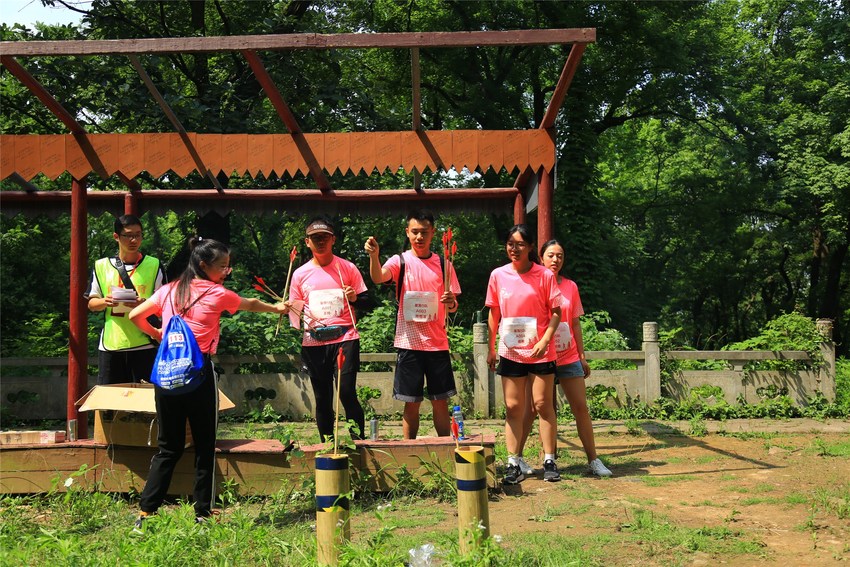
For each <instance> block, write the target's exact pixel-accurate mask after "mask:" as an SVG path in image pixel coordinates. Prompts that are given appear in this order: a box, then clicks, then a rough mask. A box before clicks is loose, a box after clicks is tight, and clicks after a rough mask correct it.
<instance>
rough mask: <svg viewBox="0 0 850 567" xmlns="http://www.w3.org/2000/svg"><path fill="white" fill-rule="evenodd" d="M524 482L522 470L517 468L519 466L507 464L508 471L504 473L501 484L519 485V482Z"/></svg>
mask: <svg viewBox="0 0 850 567" xmlns="http://www.w3.org/2000/svg"><path fill="white" fill-rule="evenodd" d="M524 480H525V475H524V474H522V470H521V469H520V468H519V465H512V464H510V463H509V464H508V470H506V471H505V478H503V479H502V482H504V483H505V484H519V483H520V482H522V481H524Z"/></svg>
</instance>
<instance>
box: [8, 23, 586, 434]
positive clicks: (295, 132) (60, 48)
mask: <svg viewBox="0 0 850 567" xmlns="http://www.w3.org/2000/svg"><path fill="white" fill-rule="evenodd" d="M595 40H596V30H595V29H593V28H580V29H543V30H512V31H477V32H420V33H376V34H336V35H322V34H289V35H262V36H227V37H191V38H156V39H127V40H85V41H28V42H7V41H4V42H0V63H2V65H3V66H4V67H5V68H6V69H7V70H8V71H9V72H10V73H11V74H12V75H14V76H15V77H16V78H17V79H18V80H19V81H20V82H21V83H22V84H24V85H25V86H26V87H27V88H28V89H29V90H30V91H31V92H32V94H34V95H35V96H36V97H37V98H38V99H39V100H40V101H41V103H42V104H43V105H44V106H45V107H46V108H48V109H49V110H50V111H51V112H52V113H53V114H54V115H55V116H56V117H57V118H58V119H59V120H60V121H61V122H62V123H63V124H64V125H65V126H66V127H67V128H68V130H69V131H70V135H71V136H73V141H74V142H75V146H74V147H75V148H76V147H78V148H79V151H81V152H82V154H83V155H84V156H85V159H86V160H87V162H88V165H89V166H90V168H91V171H93V172H95V173H97V174H98V175H100V176H101V177H102V178H107V177H110V172H109V171H108V170H107V166H106V165H105V163H104V159H103V156H101V155H99V153H98V151H97V149H96V148H95V146H94V144H93V143H92V139H93V137H92V136H91V135H90V134H88V133H87V132H86V130H85V128H84V127H83V126H82V125H81V124H80V123H79V122H78V121H77V120H76V118H75V117H74V115H73V114H72V113H71V112H69V111H68V110H67V109H66V108H65V107H64V106H63V105H62V104H61V103H60V102H58V101H57V100H56V99H55V98H54V97H53V96H52V95H51V94H50V93H49V92H48V91H47V89H45V87H44V86H43V85H42V84H41V83H39V81H38V80H37V79H36V78H35V77H33V76H32V75H31V74H30V73H29V72H28V71H27V70H26V68H25V67H24V66H22V65H21V64H20V63H19V62H18V58H24V57H39V56H49V57H63V56H67V57H70V56H75V57H79V56H95V55H124V56H126V57H128V58H129V60H130V63H131V64H132V66H133V67H134V68H135V69H136V71H137V73H138V74H139V76H140V78H141V80H142V81H143V82H144V84H145V86H146V87H147V89H148V90H149V92H150V94H151V96H152V98H154V100H155V101H156V102H157V104H158V105H159V106H160V107H161V109H162V111H163V112H164V113H165V115H166V116H167V117H168V119H169V120H170V122H171V124H172V125H173V126H174V131H175V132H176V133H177V134H178V135H179V136H180V140H181V141H182V144H183V146H184V148H185V151H187V152H188V154H189V155H190V156H191V159H192V162H193V165H194V169H195V170H196V171H197V172H198V173H200V174H201V175H203V176H205V177H206V178H207V179H208V180H209V182H210V184H211V186H212V187H211V188H209V189H185V190H171V191H168V190H146V189H142V187H141V186H140V184H139V183H138V182H137V181H136V180H135V179H134V178H132V177H131V176H128V175H126V174H125V173H124V172H122V171H120V170H119V171H115V175H116V176H117V177H118V178H119V179H120V180H121V182H122V183H123V184H124V185H125V186H126V187H127V191H126V192H121V191H97V192H88V191H87V190H86V183H85V175H83V176H82V179H77V178H73V180H72V184H71V191H70V192H67V191H39V190H38V188H37V187H35V186H33V185H32V184H31V183H30V180H29V179H26V178H24V177H23V176H22V175H20V173H19V172H18V171H16V170H14V168H12V169H11V170H10V169H9V168H8V167H6V168H5V170H2V169H0V171H2V175H0V178H8V179H11V180H13V181H16V182H17V183H18V184H19V185H20V186H21V187H22V188H23V189H24V190H23V191H2V192H0V204H6V205H7V206H8V205H10V204H11V205H14V206H18V207H26V208H28V209H29V210H36V211H37V210H38V208H39V207H42V206H50V205H55V204H58V203H61V204H63V205H67V204H68V203H69V204H70V210H71V231H72V234H71V289H70V340H69V352H68V403H67V410H68V419H69V421H70V420H72V419H73V420H76V419H77V418H78V412H77V408H76V406H75V404H74V402H75V401H76V400H77V399H79V398H80V397H81V396H82V394H83V393H84V389H85V387H86V381H87V372H86V365H87V333H86V322H87V311H86V305H85V301H84V299H83V294H84V291H85V290H84V289H83V286H84V283H83V282H84V281H85V280H86V276H85V274H86V272H87V258H88V255H87V253H86V249H87V239H86V234H87V213H88V210H89V201H92V202H93V203H98V202H101V201H103V200H108V201H113V200H116V199H121V200H123V207H124V211H125V212H126V213H135V214H138V212H139V208H140V205H143V204H154V203H159V204H164V205H168V204H171V205H178V203H181V204H182V203H183V202H185V201H192V200H198V199H204V200H209V201H212V202H218V203H224V204H225V206H227V203H237V202H245V201H254V200H256V201H261V202H287V203H296V202H297V203H301V204H305V203H307V204H310V203H314V204H316V205H319V206H322V207H326V206H327V205H328V204H331V203H332V204H334V205H335V206H336V205H338V204H339V203H349V204H351V203H361V202H374V201H380V202H391V203H408V204H409V203H410V202H415V201H419V202H422V203H429V204H432V203H434V202H437V203H441V204H443V205H447V204H452V203H468V202H469V201H470V200H478V201H479V202H480V203H482V204H483V203H489V205H490V206H491V207H492V204H493V203H494V202H495V203H506V204H508V206H511V205H512V208H513V216H514V220H515V222H517V223H520V222H525V217H526V199H527V197H528V195H527V192H528V187H529V185H531V184H532V181H533V178H534V177H536V181H537V184H538V241H539V242H543V241H545V240H548V239H549V238H551V237H552V234H553V227H552V220H553V219H552V199H553V191H554V167H550V168H549V169H548V170H547V169H545V168H543V167H539V168H532V167H528V166H525V167H523V166H520V168H519V169H520V173H519V175H518V177H517V179H516V181H515V183H514V185H513V187H505V188H482V189H451V190H446V189H439V190H437V189H432V190H428V189H423V188H422V187H421V186H420V173H421V171H417V170H414V179H415V182H414V187H413V188H410V189H397V190H386V189H384V190H356V191H355V190H334V188H333V187H332V186H331V183H330V180H329V179H328V176H327V175H326V172H325V170H323V168H322V163H320V160H319V159H318V158H317V156H316V152H315V149H316V148H314V147H312V146H311V144H310V142H309V141H308V138H307V136H305V133H304V132H303V131H302V128H301V126H300V125H299V122H298V120H297V118H296V116H295V115H294V114H293V113H292V111H291V109H290V108H289V105H288V104H287V103H286V101H285V100H284V98H283V96H282V95H281V93H280V91H279V90H278V88H277V86H276V85H275V84H274V81H273V80H272V77H271V76H270V75H269V73H268V71H267V70H266V68H265V66H264V65H263V62H262V60H261V59H260V57H259V55H258V51H277V50H310V49H409V50H410V51H411V62H412V67H411V77H412V91H413V93H412V94H413V97H412V98H413V123H412V131H413V132H416V133H417V136H418V138H419V139H420V140H421V141H422V144H423V146H424V148H425V150H426V151H427V152H428V156H429V161H430V162H433V163H434V164H436V166H437V167H445V165H446V163H445V161H446V160H445V156H442V155H440V154H439V153H438V152H436V151H435V150H434V147H433V145H432V144H431V143H430V141H429V139H428V134H427V132H424V131H423V128H422V124H421V118H420V116H421V109H420V101H421V96H420V85H419V50H420V49H424V48H428V49H431V48H448V47H482V46H490V47H499V46H516V45H525V46H534V45H569V46H571V47H570V51H569V54H568V56H567V59H566V62H565V64H564V67H563V70H562V72H561V75H560V77H559V80H558V83H557V85H556V86H555V89H554V92H553V94H552V97H551V98H550V101H549V105H548V107H547V108H546V111H545V114H544V116H543V119H542V121H541V123H540V125H539V130H540V131H541V132H545V133H546V135H547V136H548V137H549V138H550V139H551V141H552V149H553V152H554V140H555V131H554V125H555V118H556V116H557V114H558V112H559V110H560V108H561V106H562V104H563V101H564V98H565V97H566V94H567V91H568V89H569V87H570V84H571V82H572V80H573V77H574V76H575V73H576V70H577V69H578V66H579V64H580V62H581V59H582V56H583V54H584V51H585V48H586V46H587V44H589V43H593V42H594V41H595ZM202 52H236V53H240V54H241V55H242V56H243V57H244V58H245V60H246V61H247V62H248V64H249V65H250V67H251V69H252V71H253V73H254V75H255V77H256V78H257V81H258V82H259V83H260V85H261V86H262V88H263V90H264V92H265V94H266V96H267V97H268V99H269V101H270V102H271V104H272V105H273V107H274V108H275V110H276V112H277V114H278V116H279V117H280V119H281V121H282V122H283V124H284V125H285V126H286V128H287V130H288V132H289V133H288V136H291V139H292V142H294V144H295V146H296V147H297V150H298V153H299V154H300V158H301V159H302V160H303V163H304V164H305V166H306V169H307V170H308V171H307V175H308V176H309V177H310V178H311V179H312V180H313V182H314V183H315V184H316V188H315V189H280V190H231V189H224V188H222V187H221V185H220V184H219V182H218V180H217V178H216V175H215V174H214V173H213V171H212V170H211V169H210V168H209V167H208V165H207V163H205V160H204V156H202V155H201V152H199V151H198V148H197V146H196V143H195V142H194V141H193V139H196V138H193V135H191V134H189V133H188V132H186V130H185V129H184V128H183V126H182V124H181V123H180V120H179V118H178V117H177V116H176V114H175V113H174V112H173V110H172V109H171V108H170V107H169V106H168V104H167V103H166V102H165V99H164V98H163V97H162V95H161V94H160V93H159V90H158V89H157V87H156V85H154V83H153V81H152V80H151V78H150V77H149V76H148V75H147V73H146V72H145V70H144V68H143V66H142V64H141V62H140V61H139V59H138V56H139V55H142V54H145V55H150V54H172V53H181V54H187V53H202ZM484 134H485V135H486V132H484ZM0 138H2V139H0V157H3V155H4V154H3V151H5V155H6V156H8V155H9V152H10V151H12V147H13V144H14V143H15V140H14V139H13V138H18V137H14V136H2V137H0ZM4 161H5V160H4ZM472 165H473V166H474V167H470V169H475V168H477V167H478V165H480V164H472ZM486 165H487V164H484V165H483V166H482V170H483V169H486ZM328 173H331V172H330V171H329V172H328ZM326 210H327V208H326ZM78 434H79V436H80V437H81V438H84V437H86V436H87V425H86V422H85V421H82V422H79V430H78Z"/></svg>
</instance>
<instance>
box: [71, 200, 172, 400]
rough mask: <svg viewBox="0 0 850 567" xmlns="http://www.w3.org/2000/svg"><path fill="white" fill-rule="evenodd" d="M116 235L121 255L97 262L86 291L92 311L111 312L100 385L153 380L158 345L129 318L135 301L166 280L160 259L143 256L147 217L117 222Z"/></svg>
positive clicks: (102, 350) (126, 217) (100, 351)
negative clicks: (144, 227)
mask: <svg viewBox="0 0 850 567" xmlns="http://www.w3.org/2000/svg"><path fill="white" fill-rule="evenodd" d="M114 228H115V232H114V233H113V234H112V238H113V239H114V240H115V242H117V243H118V255H117V256H113V257H111V258H101V259H100V260H98V261H97V262H95V265H94V270H92V275H91V284H90V285H89V290H88V293H87V295H86V297H87V299H88V302H89V303H88V307H89V311H103V310H106V313H105V320H104V325H103V331H102V332H101V334H100V345H99V347H98V365H99V366H98V383H99V384H120V383H123V382H140V381H141V380H149V379H150V375H151V368H152V367H153V362H154V358H155V357H156V350H157V345H155V344H153V343H152V342H151V340H150V339H149V337H148V336H147V335H145V334H144V333H142V332H141V331H140V330H139V328H138V327H136V326H135V325H134V324H133V323H131V322H130V320H129V319H128V318H127V314H128V313H129V312H130V311H131V310H132V309H133V307H135V306H136V305H139V304H141V303H142V302H143V301H144V300H145V299H147V298H149V297H150V296H151V295H153V292H154V291H155V290H156V289H158V288H159V287H160V286H162V284H163V283H164V281H165V275H164V272H163V270H162V265H161V263H160V261H159V260H157V259H156V258H154V257H152V256H146V255H144V254H142V252H141V250H140V248H141V245H142V237H143V232H142V221H141V220H139V218H138V217H136V216H134V215H123V216H121V217H118V218H117V219H116V220H115V227H114Z"/></svg>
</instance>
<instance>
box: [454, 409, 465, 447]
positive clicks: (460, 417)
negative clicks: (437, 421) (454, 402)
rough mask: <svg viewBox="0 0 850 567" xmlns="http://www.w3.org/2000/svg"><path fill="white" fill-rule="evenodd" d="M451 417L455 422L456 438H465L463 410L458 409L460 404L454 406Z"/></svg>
mask: <svg viewBox="0 0 850 567" xmlns="http://www.w3.org/2000/svg"><path fill="white" fill-rule="evenodd" d="M452 417H453V418H454V420H455V423H457V438H458V439H466V435H464V433H463V412H462V411H460V406H455V407H454V410H452Z"/></svg>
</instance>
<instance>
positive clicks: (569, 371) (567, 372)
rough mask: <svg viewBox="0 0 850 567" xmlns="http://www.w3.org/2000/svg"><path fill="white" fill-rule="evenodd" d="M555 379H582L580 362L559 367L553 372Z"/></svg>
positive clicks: (582, 369) (582, 370)
mask: <svg viewBox="0 0 850 567" xmlns="http://www.w3.org/2000/svg"><path fill="white" fill-rule="evenodd" d="M555 378H556V379H558V380H560V379H561V378H584V368H582V366H581V360H576V361H575V362H570V363H569V364H564V365H563V366H559V367H558V368H557V369H556V370H555Z"/></svg>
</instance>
